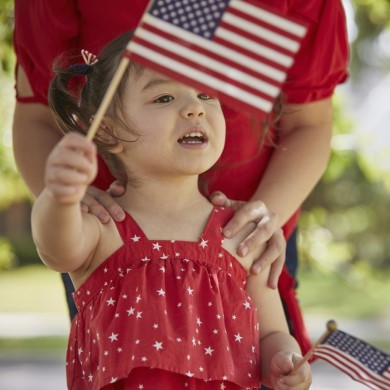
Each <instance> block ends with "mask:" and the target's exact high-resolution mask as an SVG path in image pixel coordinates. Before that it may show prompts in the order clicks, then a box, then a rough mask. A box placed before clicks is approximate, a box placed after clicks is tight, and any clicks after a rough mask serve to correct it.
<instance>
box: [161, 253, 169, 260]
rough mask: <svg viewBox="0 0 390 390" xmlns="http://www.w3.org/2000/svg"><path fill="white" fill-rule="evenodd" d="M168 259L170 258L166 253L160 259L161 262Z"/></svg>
mask: <svg viewBox="0 0 390 390" xmlns="http://www.w3.org/2000/svg"><path fill="white" fill-rule="evenodd" d="M167 258H168V256H167V255H166V254H165V253H163V254H162V256H161V257H160V259H161V260H166V259H167Z"/></svg>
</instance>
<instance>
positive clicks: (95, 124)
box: [87, 57, 130, 141]
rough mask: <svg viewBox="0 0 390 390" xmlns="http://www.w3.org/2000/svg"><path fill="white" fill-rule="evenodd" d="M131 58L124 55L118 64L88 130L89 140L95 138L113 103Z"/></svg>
mask: <svg viewBox="0 0 390 390" xmlns="http://www.w3.org/2000/svg"><path fill="white" fill-rule="evenodd" d="M129 61H130V60H129V59H128V58H127V57H123V58H122V59H121V62H120V63H119V65H118V68H117V70H116V71H115V74H114V77H113V78H112V80H111V82H110V85H109V86H108V88H107V91H106V93H105V94H104V97H103V100H102V102H101V104H100V106H99V108H98V110H97V112H96V115H95V117H94V118H93V121H92V124H91V127H90V128H89V130H88V133H87V138H88V139H89V140H91V141H92V140H93V138H94V137H95V134H96V132H97V130H98V128H99V126H100V124H101V122H102V120H103V117H104V115H105V113H106V111H107V109H108V106H109V105H110V103H111V100H112V97H113V96H114V94H115V91H116V89H117V88H118V85H119V83H120V81H121V80H122V77H123V74H124V73H125V70H126V68H127V65H129Z"/></svg>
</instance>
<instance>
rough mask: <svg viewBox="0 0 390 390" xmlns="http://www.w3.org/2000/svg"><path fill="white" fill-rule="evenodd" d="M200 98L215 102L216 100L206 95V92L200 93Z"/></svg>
mask: <svg viewBox="0 0 390 390" xmlns="http://www.w3.org/2000/svg"><path fill="white" fill-rule="evenodd" d="M198 98H199V99H202V100H213V99H214V98H213V97H212V96H211V95H209V94H207V93H204V92H201V93H199V94H198Z"/></svg>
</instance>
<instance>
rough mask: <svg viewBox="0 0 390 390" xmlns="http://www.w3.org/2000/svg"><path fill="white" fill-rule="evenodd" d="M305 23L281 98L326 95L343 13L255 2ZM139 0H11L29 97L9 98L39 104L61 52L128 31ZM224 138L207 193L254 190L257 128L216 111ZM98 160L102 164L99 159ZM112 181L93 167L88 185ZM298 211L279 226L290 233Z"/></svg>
mask: <svg viewBox="0 0 390 390" xmlns="http://www.w3.org/2000/svg"><path fill="white" fill-rule="evenodd" d="M262 2H263V3H264V4H268V5H269V6H270V7H271V8H274V9H279V10H281V11H282V12H284V13H286V14H287V15H290V16H292V17H294V18H297V19H298V20H301V21H303V22H305V23H306V24H307V25H308V27H309V31H308V34H307V36H306V38H305V39H304V41H303V43H302V47H301V49H300V51H299V53H298V55H297V58H296V61H295V63H294V65H293V67H292V68H291V70H290V71H289V74H288V78H287V81H286V83H285V85H284V88H283V93H284V95H285V99H286V100H287V102H288V103H306V102H313V101H316V100H320V99H324V98H327V97H329V96H331V95H332V93H333V91H334V88H335V87H336V85H337V84H339V83H342V82H343V81H345V79H346V77H347V70H346V68H347V64H348V42H347V35H346V26H345V15H344V10H343V8H342V5H341V2H340V0H323V1H320V0H317V1H305V0H262ZM147 4H148V1H147V0H132V1H129V0H111V1H105V0H99V1H97V2H94V3H93V5H92V4H91V1H90V0H79V1H75V0H73V1H70V0H55V1H53V0H36V1H31V0H17V1H16V2H15V20H16V23H15V51H16V54H17V58H18V64H20V65H21V66H22V67H23V68H24V70H25V72H26V73H27V76H28V79H29V81H30V84H31V86H32V89H33V92H34V96H33V97H32V98H22V97H17V99H18V101H19V102H26V103H27V102H38V103H42V104H46V105H47V90H48V85H49V82H50V80H51V78H52V76H53V73H52V70H51V65H52V62H53V60H54V59H55V58H56V57H57V56H58V55H59V54H61V53H63V52H65V51H68V50H73V51H74V50H76V52H79V50H80V49H86V50H89V51H90V52H92V53H98V52H99V50H100V49H101V48H102V46H103V45H105V44H106V43H107V42H109V41H110V40H111V39H112V38H114V37H115V36H117V35H119V34H120V33H122V32H124V31H127V30H131V29H134V28H135V27H136V25H137V22H138V21H139V19H140V17H141V15H142V13H143V12H144V10H145V7H146V5H147ZM224 111H225V115H226V121H227V141H226V146H225V150H224V153H223V155H222V158H221V162H222V164H221V167H222V168H221V169H218V171H216V173H215V174H213V177H212V180H211V182H210V185H209V187H210V191H211V192H212V191H214V190H217V189H218V190H221V191H223V192H225V193H226V194H227V195H228V196H229V197H231V198H232V199H241V200H248V199H249V198H250V197H251V196H252V194H253V193H254V191H255V189H256V188H257V186H258V184H259V182H260V181H261V178H262V176H263V173H264V171H265V169H266V168H267V164H268V162H269V160H270V158H271V156H272V152H273V150H274V147H273V146H272V145H267V144H265V145H264V146H263V147H262V148H261V150H260V146H259V145H260V130H257V131H256V129H254V128H253V125H252V124H251V120H250V118H248V117H247V116H245V115H244V114H243V113H240V112H235V111H234V110H233V109H230V108H227V107H225V108H224ZM100 165H102V164H100ZM111 181H112V178H111V175H110V174H109V171H108V170H107V168H104V167H102V166H100V167H99V177H98V180H97V181H96V182H95V185H97V186H99V187H100V188H107V187H108V185H109V184H110V183H111ZM297 216H298V213H295V215H294V216H293V217H292V218H291V219H290V220H289V221H288V222H287V223H286V225H285V226H284V232H285V235H286V237H288V236H289V235H290V233H291V232H292V230H293V229H294V227H295V225H296V222H297Z"/></svg>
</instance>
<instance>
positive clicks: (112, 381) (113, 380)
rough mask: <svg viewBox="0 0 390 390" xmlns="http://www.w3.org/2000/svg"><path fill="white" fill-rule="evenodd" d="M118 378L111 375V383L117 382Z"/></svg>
mask: <svg viewBox="0 0 390 390" xmlns="http://www.w3.org/2000/svg"><path fill="white" fill-rule="evenodd" d="M117 379H118V378H114V377H113V376H112V377H111V382H110V383H114V382H116V380H117Z"/></svg>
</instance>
